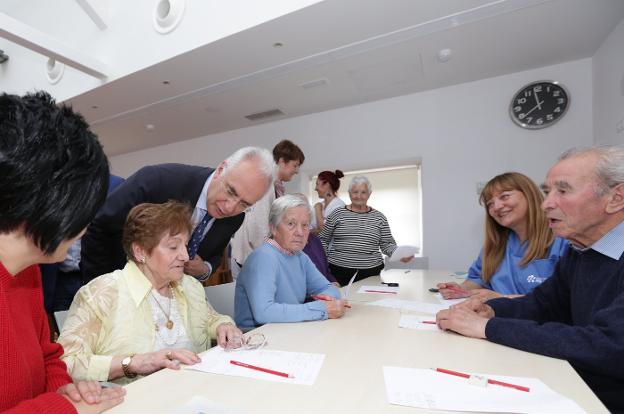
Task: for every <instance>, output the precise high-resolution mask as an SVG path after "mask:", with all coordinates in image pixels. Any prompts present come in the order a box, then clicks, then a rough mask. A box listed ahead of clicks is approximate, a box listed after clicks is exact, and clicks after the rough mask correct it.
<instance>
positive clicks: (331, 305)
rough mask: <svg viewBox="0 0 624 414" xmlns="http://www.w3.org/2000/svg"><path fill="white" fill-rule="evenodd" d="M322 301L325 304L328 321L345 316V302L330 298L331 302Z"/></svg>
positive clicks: (346, 303)
mask: <svg viewBox="0 0 624 414" xmlns="http://www.w3.org/2000/svg"><path fill="white" fill-rule="evenodd" d="M328 297H331V296H328ZM323 301H324V302H325V309H326V310H327V317H328V318H329V319H338V318H340V317H341V316H342V315H344V314H345V308H347V305H348V302H347V301H346V300H341V299H334V298H331V300H327V299H323Z"/></svg>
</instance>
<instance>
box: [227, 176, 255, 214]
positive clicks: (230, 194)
mask: <svg viewBox="0 0 624 414" xmlns="http://www.w3.org/2000/svg"><path fill="white" fill-rule="evenodd" d="M223 185H224V186H225V193H226V194H227V198H228V200H229V201H233V202H236V208H237V209H238V210H240V211H245V212H247V211H249V209H250V208H251V204H249V203H248V202H246V201H244V200H243V199H242V198H241V196H239V195H238V193H237V192H236V190H235V189H234V187H232V186H231V185H230V184H228V183H227V182H225V180H224V181H223Z"/></svg>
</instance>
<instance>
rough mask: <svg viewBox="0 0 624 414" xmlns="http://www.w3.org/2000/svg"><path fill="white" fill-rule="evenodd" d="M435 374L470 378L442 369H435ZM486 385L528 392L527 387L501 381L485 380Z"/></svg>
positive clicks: (460, 373)
mask: <svg viewBox="0 0 624 414" xmlns="http://www.w3.org/2000/svg"><path fill="white" fill-rule="evenodd" d="M435 370H436V371H437V372H441V373H442V374H449V375H455V376H456V377H462V378H470V375H468V374H464V373H463V372H457V371H451V370H450V369H444V368H436V369H435ZM487 382H488V384H492V385H500V386H503V387H509V388H513V389H516V390H519V391H524V392H529V390H530V389H529V387H524V386H522V385H516V384H510V383H508V382H503V381H497V380H493V379H489V378H488V380H487Z"/></svg>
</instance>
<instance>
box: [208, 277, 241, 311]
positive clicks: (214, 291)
mask: <svg viewBox="0 0 624 414" xmlns="http://www.w3.org/2000/svg"><path fill="white" fill-rule="evenodd" d="M235 286H236V282H230V283H224V284H222V285H214V286H206V287H204V291H205V292H206V300H207V301H208V303H210V305H211V306H212V307H213V308H214V310H216V311H217V312H219V313H221V314H223V315H228V316H231V317H232V319H234V287H235Z"/></svg>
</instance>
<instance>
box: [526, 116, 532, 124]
mask: <svg viewBox="0 0 624 414" xmlns="http://www.w3.org/2000/svg"><path fill="white" fill-rule="evenodd" d="M525 120H526V122H527V124H530V123H531V121H532V120H533V117H532V116H527V117H526V118H525Z"/></svg>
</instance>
